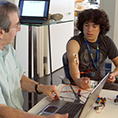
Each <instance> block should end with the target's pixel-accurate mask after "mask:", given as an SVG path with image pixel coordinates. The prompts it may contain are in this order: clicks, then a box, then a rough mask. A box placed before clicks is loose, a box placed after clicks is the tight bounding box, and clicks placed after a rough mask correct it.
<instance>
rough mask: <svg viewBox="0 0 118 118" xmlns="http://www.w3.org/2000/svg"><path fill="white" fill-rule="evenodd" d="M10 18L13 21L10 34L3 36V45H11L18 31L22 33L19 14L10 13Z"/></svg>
mask: <svg viewBox="0 0 118 118" xmlns="http://www.w3.org/2000/svg"><path fill="white" fill-rule="evenodd" d="M9 18H10V20H11V26H10V29H9V32H5V33H4V34H3V45H8V44H11V43H12V42H13V40H14V38H15V36H16V34H17V31H20V25H19V17H18V15H17V13H16V12H12V13H9Z"/></svg>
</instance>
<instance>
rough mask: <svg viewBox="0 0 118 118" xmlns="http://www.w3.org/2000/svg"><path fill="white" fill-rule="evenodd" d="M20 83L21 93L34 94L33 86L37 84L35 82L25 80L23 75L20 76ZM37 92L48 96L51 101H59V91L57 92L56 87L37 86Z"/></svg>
mask: <svg viewBox="0 0 118 118" xmlns="http://www.w3.org/2000/svg"><path fill="white" fill-rule="evenodd" d="M20 83H21V88H22V90H23V91H27V92H36V91H35V85H36V84H38V83H37V82H36V81H33V80H31V79H29V78H27V77H26V76H25V75H22V78H21V81H20ZM37 90H38V92H42V93H43V94H45V95H48V96H49V97H50V98H51V100H52V101H53V100H54V99H58V100H59V91H58V89H57V86H56V85H43V84H39V85H38V86H37ZM52 93H55V95H56V96H55V98H54V97H53V95H52Z"/></svg>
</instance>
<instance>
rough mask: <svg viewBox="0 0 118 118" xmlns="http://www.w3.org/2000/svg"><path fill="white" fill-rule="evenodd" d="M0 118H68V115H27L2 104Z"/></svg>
mask: <svg viewBox="0 0 118 118" xmlns="http://www.w3.org/2000/svg"><path fill="white" fill-rule="evenodd" d="M0 118H68V114H65V115H59V114H53V115H48V116H39V115H34V114H30V113H27V112H25V111H22V110H18V109H16V108H12V107H8V106H6V105H4V104H0Z"/></svg>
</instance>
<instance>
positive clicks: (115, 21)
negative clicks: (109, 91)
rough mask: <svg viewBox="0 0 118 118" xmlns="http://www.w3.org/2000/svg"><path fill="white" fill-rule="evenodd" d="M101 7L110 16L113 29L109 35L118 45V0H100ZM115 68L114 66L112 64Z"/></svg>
mask: <svg viewBox="0 0 118 118" xmlns="http://www.w3.org/2000/svg"><path fill="white" fill-rule="evenodd" d="M100 8H101V9H103V10H104V11H105V12H106V13H107V14H108V16H109V20H110V25H111V29H110V31H109V33H108V36H109V37H111V38H112V39H113V41H114V42H115V44H116V46H117V47H118V0H100ZM112 65H113V64H112ZM113 69H114V66H112V70H113Z"/></svg>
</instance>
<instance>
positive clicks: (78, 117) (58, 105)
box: [38, 73, 109, 118]
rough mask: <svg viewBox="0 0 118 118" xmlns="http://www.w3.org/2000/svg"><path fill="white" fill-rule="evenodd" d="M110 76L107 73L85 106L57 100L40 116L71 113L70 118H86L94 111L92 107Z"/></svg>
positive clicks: (41, 112) (40, 112) (43, 110)
mask: <svg viewBox="0 0 118 118" xmlns="http://www.w3.org/2000/svg"><path fill="white" fill-rule="evenodd" d="M108 76H109V73H107V74H106V75H105V77H104V78H103V79H102V80H101V81H100V82H99V83H98V84H97V86H96V87H95V88H94V89H93V90H92V92H91V93H90V94H89V96H88V97H87V100H86V102H85V103H84V104H82V103H79V102H68V101H59V100H55V101H53V102H51V103H50V104H48V105H47V106H46V107H45V108H44V109H42V110H41V111H39V113H38V115H39V114H40V115H44V116H45V115H49V114H54V113H59V114H65V113H69V118H85V117H86V115H87V114H88V113H89V112H90V110H91V109H92V105H93V104H94V103H95V101H96V100H97V97H98V95H99V93H100V91H101V90H102V88H103V86H104V84H105V82H106V80H107V77H108ZM68 105H70V106H68ZM74 107H75V108H74ZM76 110H77V111H76ZM71 111H72V113H71Z"/></svg>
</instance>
